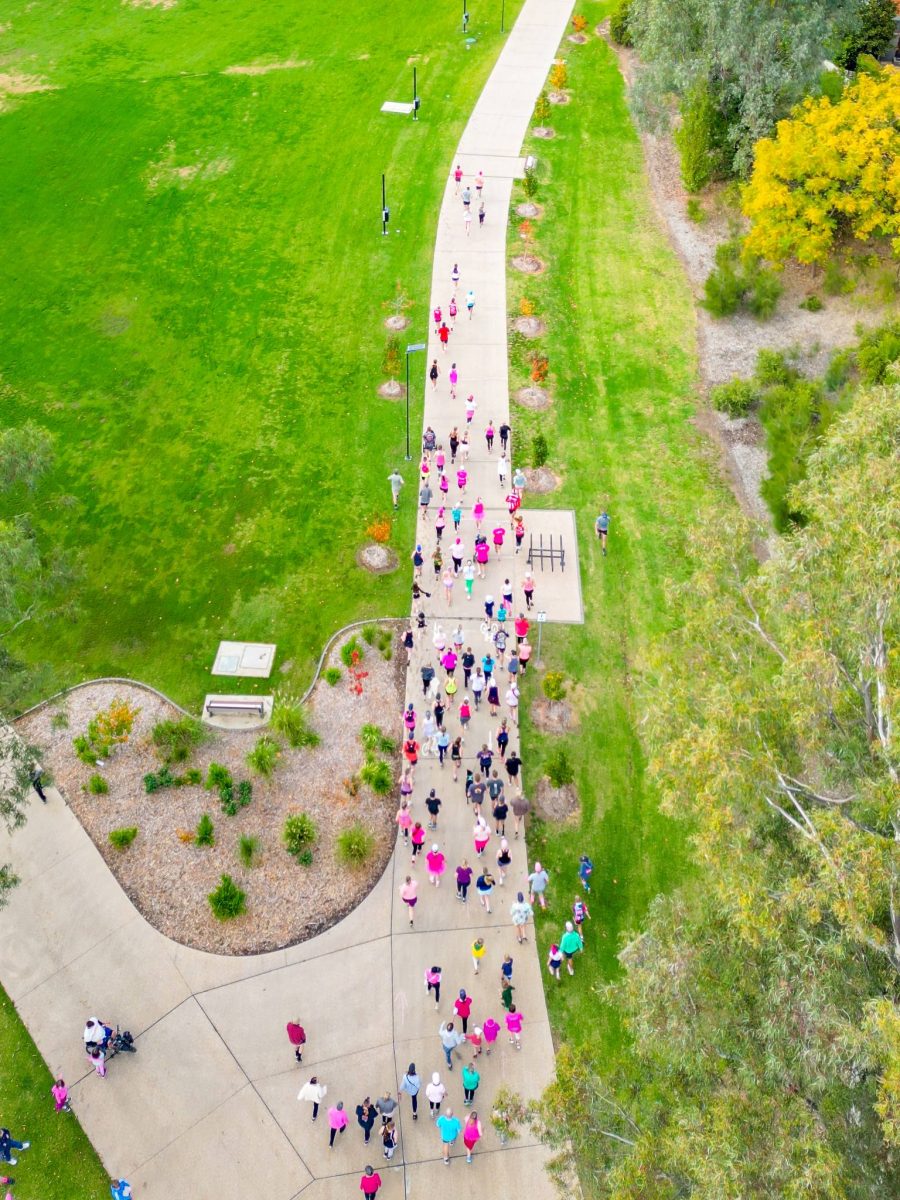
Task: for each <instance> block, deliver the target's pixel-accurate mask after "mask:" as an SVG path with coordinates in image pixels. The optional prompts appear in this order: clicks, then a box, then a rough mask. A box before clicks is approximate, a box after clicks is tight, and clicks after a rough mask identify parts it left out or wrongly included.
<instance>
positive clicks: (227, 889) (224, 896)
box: [207, 875, 247, 921]
mask: <svg viewBox="0 0 900 1200" xmlns="http://www.w3.org/2000/svg"><path fill="white" fill-rule="evenodd" d="M207 899H208V900H209V907H210V908H211V909H212V912H213V916H214V917H215V918H216V920H217V921H232V920H234V918H235V917H239V916H240V915H241V913H242V912H244V910H245V909H246V907H247V893H246V892H245V891H243V890H242V889H241V888H239V887H238V885H237V884H236V883H235V882H234V880H233V879H232V878H231V876H230V875H223V876H222V879H221V882H220V883H219V886H218V887H217V888H216V889H215V891H212V892H210V893H209V896H208V897H207Z"/></svg>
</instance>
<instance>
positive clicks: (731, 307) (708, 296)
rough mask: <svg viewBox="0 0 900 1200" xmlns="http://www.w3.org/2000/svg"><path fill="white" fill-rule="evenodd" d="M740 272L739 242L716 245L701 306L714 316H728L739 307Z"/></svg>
mask: <svg viewBox="0 0 900 1200" xmlns="http://www.w3.org/2000/svg"><path fill="white" fill-rule="evenodd" d="M739 272H740V242H739V240H737V239H732V240H731V241H728V242H722V243H721V244H720V245H718V246H716V265H715V267H714V268H713V270H712V271H711V272H710V274H709V275H708V276H707V279H706V283H705V284H704V285H703V292H704V298H703V300H702V301H701V303H702V304H703V307H704V308H705V309H706V311H707V312H708V313H710V314H711V315H712V316H714V317H730V316H732V315H733V314H734V313H736V312H737V311H738V309H739V308H740V307H741V301H742V300H743V298H744V279H743V275H742V274H740V273H739Z"/></svg>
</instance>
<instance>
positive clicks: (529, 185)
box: [522, 167, 540, 200]
mask: <svg viewBox="0 0 900 1200" xmlns="http://www.w3.org/2000/svg"><path fill="white" fill-rule="evenodd" d="M539 187H540V184H539V183H538V177H537V172H536V171H535V169H534V167H526V169H525V174H524V175H523V176H522V191H523V192H524V193H525V195H526V196H527V197H528V199H529V200H533V199H534V198H535V196H536V195H537V194H538V188H539Z"/></svg>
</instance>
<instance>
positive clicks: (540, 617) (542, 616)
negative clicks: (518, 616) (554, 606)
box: [534, 609, 547, 666]
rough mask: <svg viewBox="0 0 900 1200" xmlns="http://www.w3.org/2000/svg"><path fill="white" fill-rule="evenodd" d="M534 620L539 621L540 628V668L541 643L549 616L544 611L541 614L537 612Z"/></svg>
mask: <svg viewBox="0 0 900 1200" xmlns="http://www.w3.org/2000/svg"><path fill="white" fill-rule="evenodd" d="M534 619H535V620H536V621H537V627H538V652H537V665H538V666H540V665H541V642H542V641H543V634H544V622H545V621H546V620H547V614H546V612H545V611H544V610H543V609H541V611H540V612H537V613H535V614H534Z"/></svg>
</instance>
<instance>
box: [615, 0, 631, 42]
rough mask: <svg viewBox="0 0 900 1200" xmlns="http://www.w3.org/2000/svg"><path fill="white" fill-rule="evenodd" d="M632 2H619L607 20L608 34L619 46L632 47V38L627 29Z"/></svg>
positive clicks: (621, 0)
mask: <svg viewBox="0 0 900 1200" xmlns="http://www.w3.org/2000/svg"><path fill="white" fill-rule="evenodd" d="M631 4H632V0H619V3H618V4H617V5H616V7H615V8H614V9H613V10H612V13H611V14H610V18H609V34H610V37H611V38H612V40H613V41H614V42H616V43H617V44H618V45H619V46H633V45H634V38H633V37H632V36H631V29H630V28H629V18H630V16H631Z"/></svg>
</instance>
